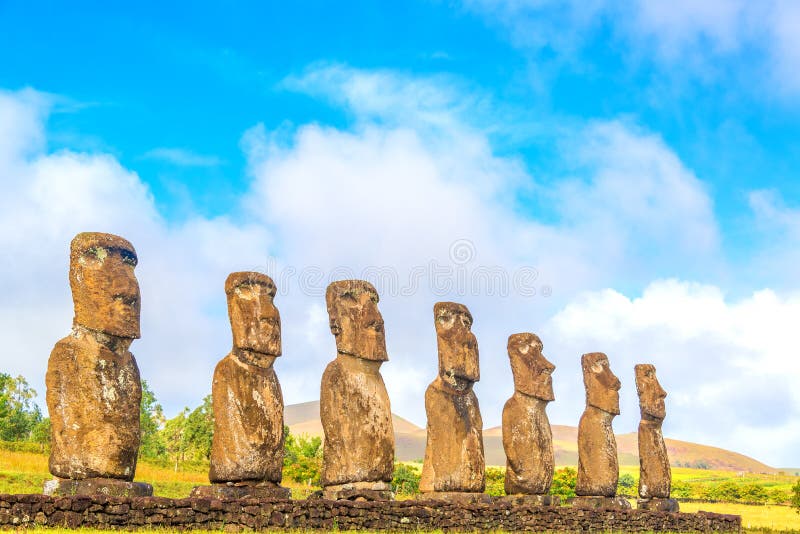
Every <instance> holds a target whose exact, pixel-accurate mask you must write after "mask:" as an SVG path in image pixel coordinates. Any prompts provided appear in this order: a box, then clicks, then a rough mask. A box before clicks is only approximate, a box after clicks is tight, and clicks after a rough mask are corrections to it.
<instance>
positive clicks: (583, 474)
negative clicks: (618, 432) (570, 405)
mask: <svg viewBox="0 0 800 534" xmlns="http://www.w3.org/2000/svg"><path fill="white" fill-rule="evenodd" d="M581 368H582V369H583V384H584V387H585V388H586V410H585V411H584V412H583V415H582V416H581V421H580V423H579V424H578V481H577V483H576V485H575V494H576V495H577V496H576V497H575V498H574V499H573V500H572V506H573V507H575V508H588V509H600V508H609V509H615V508H616V509H625V508H630V507H631V505H630V503H629V502H628V501H627V500H626V499H624V498H623V497H618V496H617V482H618V481H619V460H618V459H617V439H616V437H615V436H614V429H613V428H612V426H611V422H612V421H613V419H614V417H616V416H617V415H619V390H620V382H619V378H617V377H616V375H615V374H614V373H612V372H611V366H610V365H609V363H608V356H606V355H605V354H603V353H602V352H591V353H589V354H584V355H583V357H582V358H581Z"/></svg>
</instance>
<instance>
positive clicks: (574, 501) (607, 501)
mask: <svg viewBox="0 0 800 534" xmlns="http://www.w3.org/2000/svg"><path fill="white" fill-rule="evenodd" d="M567 504H569V505H570V506H572V507H573V508H577V509H580V510H630V509H631V503H630V502H628V499H626V498H625V497H620V496H616V497H596V496H584V495H579V496H577V497H573V498H571V499H569V500H568V501H567Z"/></svg>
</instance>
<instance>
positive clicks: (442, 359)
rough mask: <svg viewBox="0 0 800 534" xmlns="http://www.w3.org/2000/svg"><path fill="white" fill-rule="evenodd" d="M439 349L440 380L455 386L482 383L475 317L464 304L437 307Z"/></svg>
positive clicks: (436, 322) (436, 319)
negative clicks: (474, 331)
mask: <svg viewBox="0 0 800 534" xmlns="http://www.w3.org/2000/svg"><path fill="white" fill-rule="evenodd" d="M433 316H434V322H435V325H436V338H437V341H438V345H439V376H441V377H442V378H443V379H444V380H445V381H446V382H448V383H450V384H451V385H453V386H459V385H461V384H457V383H458V382H462V381H463V382H466V383H469V384H472V383H474V382H477V381H478V380H480V379H481V371H480V367H479V365H478V340H477V339H476V338H475V334H473V333H472V330H471V328H472V314H470V313H469V310H468V309H467V307H466V306H464V305H463V304H457V303H455V302H437V303H436V304H435V305H434V306H433Z"/></svg>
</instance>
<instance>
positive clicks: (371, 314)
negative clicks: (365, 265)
mask: <svg viewBox="0 0 800 534" xmlns="http://www.w3.org/2000/svg"><path fill="white" fill-rule="evenodd" d="M378 300H379V299H378V292H377V291H376V290H375V288H374V287H373V286H372V284H370V283H369V282H367V281H365V280H339V281H337V282H332V283H331V284H330V285H329V286H328V290H327V291H326V292H325V302H326V304H327V306H328V317H329V319H330V326H331V333H332V334H333V336H334V337H335V338H336V350H337V352H338V353H339V354H347V355H350V356H355V357H357V358H361V359H364V360H371V361H379V362H383V361H386V360H388V359H389V356H388V355H387V354H386V334H385V333H384V330H383V316H381V312H380V311H379V310H378Z"/></svg>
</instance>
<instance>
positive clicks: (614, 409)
mask: <svg viewBox="0 0 800 534" xmlns="http://www.w3.org/2000/svg"><path fill="white" fill-rule="evenodd" d="M581 367H582V368H583V385H584V387H585V388H586V404H587V405H589V406H594V407H595V408H598V409H600V410H603V411H604V412H608V413H611V414H614V415H619V389H620V387H621V385H620V382H619V378H617V377H616V375H614V373H612V372H611V366H610V365H609V363H608V356H606V355H605V354H603V353H602V352H591V353H589V354H584V355H583V357H582V358H581Z"/></svg>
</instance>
